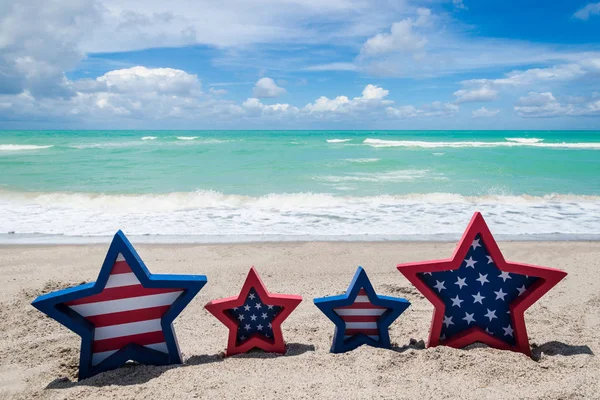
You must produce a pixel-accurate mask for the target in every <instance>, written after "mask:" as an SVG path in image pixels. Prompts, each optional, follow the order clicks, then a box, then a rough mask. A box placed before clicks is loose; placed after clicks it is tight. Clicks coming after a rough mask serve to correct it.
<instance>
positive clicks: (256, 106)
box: [242, 97, 300, 117]
mask: <svg viewBox="0 0 600 400" xmlns="http://www.w3.org/2000/svg"><path fill="white" fill-rule="evenodd" d="M242 107H243V108H244V109H245V110H246V111H248V113H249V116H255V117H256V116H263V117H282V116H287V117H289V116H294V115H296V114H298V112H299V111H300V110H299V109H298V108H297V107H294V106H291V105H289V104H287V103H283V104H282V103H277V104H270V105H265V104H263V103H262V102H261V101H260V100H259V99H257V98H255V97H251V98H249V99H247V100H246V101H244V103H242Z"/></svg>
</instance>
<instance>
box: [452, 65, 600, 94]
mask: <svg viewBox="0 0 600 400" xmlns="http://www.w3.org/2000/svg"><path fill="white" fill-rule="evenodd" d="M596 62H598V66H599V69H600V59H596V58H586V59H583V60H581V61H580V62H579V63H570V64H560V65H555V66H551V67H546V68H531V69H527V70H515V71H512V72H509V73H507V74H505V75H504V77H502V78H496V79H469V80H464V81H462V82H460V83H461V84H462V85H463V86H464V87H465V88H464V89H460V90H457V91H456V92H454V96H456V97H457V99H456V102H457V103H466V102H476V101H490V100H495V99H496V98H498V92H499V90H500V89H505V88H519V87H522V86H532V85H536V84H544V85H548V84H552V83H562V82H569V81H574V80H576V79H580V78H583V77H585V76H586V75H587V74H589V73H590V72H592V71H594V70H595V68H596Z"/></svg>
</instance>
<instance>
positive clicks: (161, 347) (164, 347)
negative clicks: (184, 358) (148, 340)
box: [146, 342, 169, 353]
mask: <svg viewBox="0 0 600 400" xmlns="http://www.w3.org/2000/svg"><path fill="white" fill-rule="evenodd" d="M146 347H148V348H150V349H153V350H157V351H162V352H163V353H168V352H169V349H168V348H167V344H166V343H165V342H162V343H154V344H147V345H146Z"/></svg>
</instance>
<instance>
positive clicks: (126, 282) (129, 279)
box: [105, 272, 140, 288]
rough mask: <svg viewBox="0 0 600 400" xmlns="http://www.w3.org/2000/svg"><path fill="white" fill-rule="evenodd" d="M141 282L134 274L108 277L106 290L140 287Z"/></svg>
mask: <svg viewBox="0 0 600 400" xmlns="http://www.w3.org/2000/svg"><path fill="white" fill-rule="evenodd" d="M139 284H140V281H139V280H138V278H137V277H136V276H135V274H134V273H133V272H129V273H127V274H115V275H110V276H109V277H108V281H107V282H106V286H105V288H113V287H121V286H131V285H139Z"/></svg>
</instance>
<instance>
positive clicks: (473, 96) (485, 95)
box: [454, 85, 498, 103]
mask: <svg viewBox="0 0 600 400" xmlns="http://www.w3.org/2000/svg"><path fill="white" fill-rule="evenodd" d="M454 96H456V102H457V103H469V102H478V101H491V100H495V99H497V98H498V91H497V90H495V89H492V88H491V87H489V86H487V85H483V86H481V87H478V88H474V89H460V90H457V91H456V92H454Z"/></svg>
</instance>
